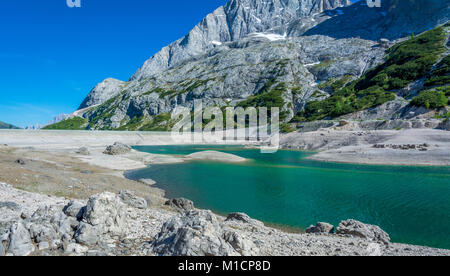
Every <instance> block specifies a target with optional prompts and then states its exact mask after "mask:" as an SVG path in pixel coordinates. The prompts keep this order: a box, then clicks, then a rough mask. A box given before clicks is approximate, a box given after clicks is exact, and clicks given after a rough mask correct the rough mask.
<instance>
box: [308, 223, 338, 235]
mask: <svg viewBox="0 0 450 276" xmlns="http://www.w3.org/2000/svg"><path fill="white" fill-rule="evenodd" d="M306 233H321V234H333V233H334V226H333V225H331V224H329V223H326V222H318V223H317V224H316V226H313V225H311V226H310V227H309V228H308V229H306Z"/></svg>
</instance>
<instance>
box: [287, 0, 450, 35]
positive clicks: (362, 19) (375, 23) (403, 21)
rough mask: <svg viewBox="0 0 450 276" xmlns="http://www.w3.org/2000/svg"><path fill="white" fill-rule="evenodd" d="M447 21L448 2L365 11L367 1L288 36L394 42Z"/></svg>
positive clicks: (410, 1)
mask: <svg viewBox="0 0 450 276" xmlns="http://www.w3.org/2000/svg"><path fill="white" fill-rule="evenodd" d="M449 18H450V2H449V1H448V0H382V6H381V8H368V7H367V5H366V1H360V2H358V3H356V4H354V5H351V6H348V7H344V8H342V9H340V14H338V16H333V17H332V18H330V19H327V20H324V21H323V22H321V23H320V24H318V25H317V26H315V28H311V29H309V30H308V31H306V32H302V30H298V29H295V28H294V29H293V30H291V33H290V35H326V36H330V37H334V38H351V37H361V38H364V39H370V40H378V39H380V38H387V39H390V40H396V39H398V38H402V37H406V36H408V35H411V34H413V33H415V34H418V33H422V32H424V31H426V30H429V29H432V28H434V27H436V26H437V25H440V24H444V23H445V22H447V21H448V20H449Z"/></svg>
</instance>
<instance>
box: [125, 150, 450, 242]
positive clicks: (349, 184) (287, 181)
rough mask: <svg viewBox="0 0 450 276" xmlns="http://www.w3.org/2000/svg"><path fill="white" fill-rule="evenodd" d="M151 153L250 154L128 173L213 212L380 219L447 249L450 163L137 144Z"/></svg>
mask: <svg viewBox="0 0 450 276" xmlns="http://www.w3.org/2000/svg"><path fill="white" fill-rule="evenodd" d="M135 149H137V150H140V151H145V152H150V153H156V154H172V155H186V154H190V153H193V152H197V151H203V150H217V151H222V152H227V153H232V154H236V155H239V156H242V157H245V158H248V159H249V161H248V162H245V163H241V164H227V163H219V162H210V161H208V162H207V161H204V162H203V161H194V162H186V163H182V164H171V165H154V166H151V167H149V168H146V169H143V170H139V171H135V172H132V173H130V174H129V177H131V178H145V177H147V178H151V179H154V180H155V181H157V182H158V184H157V187H160V188H162V189H164V190H166V192H167V197H169V198H174V197H185V198H188V199H191V200H193V201H194V203H195V205H196V206H197V207H199V208H203V209H210V210H213V211H215V212H218V213H223V214H226V213H230V212H237V211H239V212H245V213H247V214H248V215H250V216H251V217H253V218H256V219H259V220H262V221H264V222H268V223H272V224H279V225H283V226H290V227H299V228H303V229H305V228H307V227H308V226H309V225H311V224H315V223H316V222H318V221H325V222H330V223H332V224H334V225H337V224H338V223H339V222H340V221H341V220H345V219H349V218H353V219H357V220H360V221H362V222H365V223H370V224H375V225H379V226H380V227H381V228H383V229H384V230H385V231H386V232H388V233H389V234H390V235H391V238H392V240H393V241H394V242H401V243H411V244H417V245H427V246H432V247H439V248H447V249H450V167H406V166H368V165H352V164H336V163H325V162H316V161H309V160H305V159H304V158H305V157H307V156H308V155H310V154H311V153H305V152H297V151H279V152H277V153H276V154H261V153H260V151H259V150H253V149H244V148H241V147H236V146H140V147H135Z"/></svg>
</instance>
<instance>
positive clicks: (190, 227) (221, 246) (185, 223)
mask: <svg viewBox="0 0 450 276" xmlns="http://www.w3.org/2000/svg"><path fill="white" fill-rule="evenodd" d="M224 234H225V233H224V230H223V228H222V225H221V224H220V222H219V221H218V220H217V218H216V216H215V215H214V214H212V213H211V212H210V211H203V210H192V211H189V212H187V213H186V214H185V215H184V216H182V217H174V218H173V219H172V220H170V221H169V222H167V223H165V224H164V225H163V227H162V229H161V232H160V233H159V234H158V235H157V237H156V238H155V240H154V242H153V246H154V251H155V252H156V253H157V254H159V255H163V256H238V255H241V254H240V253H239V252H238V251H236V249H235V248H234V247H233V245H232V244H231V243H233V244H234V246H236V248H238V249H239V248H240V247H239V246H241V247H245V246H243V245H242V241H241V240H240V237H237V236H233V235H230V234H226V235H224ZM224 237H225V238H226V239H227V240H228V241H230V242H231V243H230V242H228V241H227V240H225V238H224Z"/></svg>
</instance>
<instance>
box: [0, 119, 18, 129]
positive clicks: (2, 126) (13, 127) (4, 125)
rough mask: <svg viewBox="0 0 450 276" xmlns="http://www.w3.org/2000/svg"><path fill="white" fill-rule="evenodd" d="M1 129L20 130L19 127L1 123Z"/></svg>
mask: <svg viewBox="0 0 450 276" xmlns="http://www.w3.org/2000/svg"><path fill="white" fill-rule="evenodd" d="M0 129H18V127H16V126H13V125H10V124H7V123H4V122H1V121H0Z"/></svg>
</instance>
